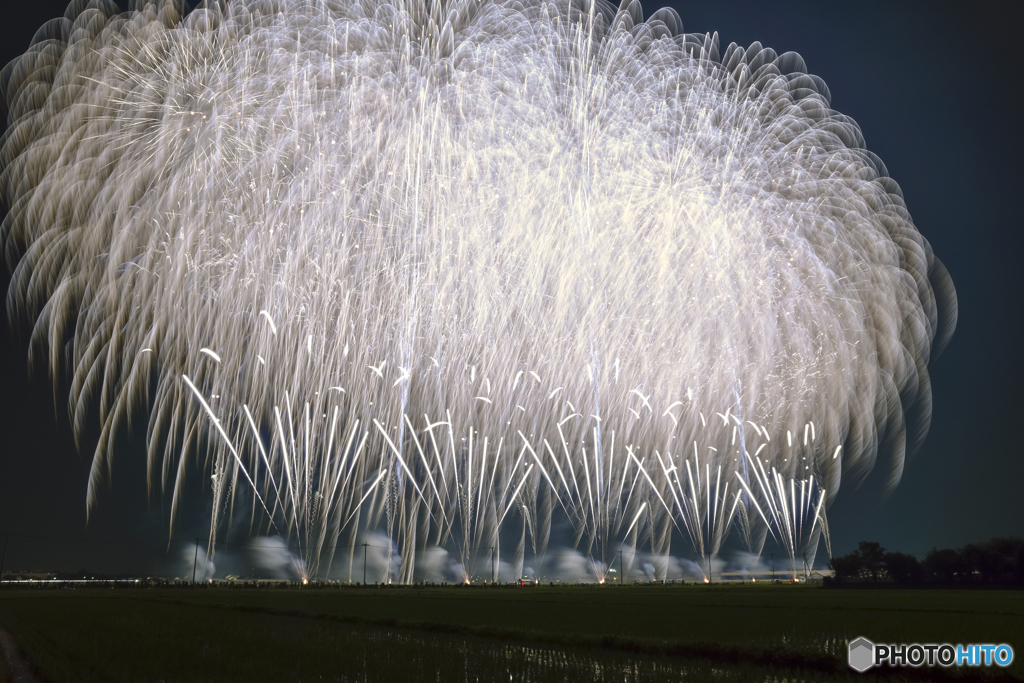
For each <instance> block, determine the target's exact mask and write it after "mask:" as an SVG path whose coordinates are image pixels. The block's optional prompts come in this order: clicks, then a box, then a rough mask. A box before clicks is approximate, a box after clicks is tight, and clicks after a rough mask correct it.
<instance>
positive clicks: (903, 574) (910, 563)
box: [883, 553, 924, 583]
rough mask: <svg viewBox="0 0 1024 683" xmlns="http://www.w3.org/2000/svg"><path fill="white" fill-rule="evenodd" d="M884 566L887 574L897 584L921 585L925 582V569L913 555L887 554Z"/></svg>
mask: <svg viewBox="0 0 1024 683" xmlns="http://www.w3.org/2000/svg"><path fill="white" fill-rule="evenodd" d="M883 564H884V566H885V573H886V574H888V575H889V578H890V579H892V580H893V581H895V582H896V583H920V582H922V581H923V580H924V567H922V566H921V563H920V562H918V561H917V558H916V557H914V556H913V555H907V554H905V553H886V554H885V557H884V559H883Z"/></svg>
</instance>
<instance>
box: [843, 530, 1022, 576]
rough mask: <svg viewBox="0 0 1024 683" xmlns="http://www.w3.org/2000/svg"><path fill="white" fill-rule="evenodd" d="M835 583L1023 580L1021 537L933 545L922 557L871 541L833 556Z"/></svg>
mask: <svg viewBox="0 0 1024 683" xmlns="http://www.w3.org/2000/svg"><path fill="white" fill-rule="evenodd" d="M829 567H830V568H831V569H832V571H833V572H834V574H835V577H834V579H833V582H834V583H863V582H888V583H891V582H895V583H899V584H942V585H950V584H980V585H1024V539H1021V538H1014V537H1000V538H993V539H991V540H988V541H985V542H983V543H971V544H968V545H965V546H964V547H962V548H957V549H952V548H944V549H941V550H940V549H937V548H933V549H932V550H931V551H929V552H928V554H927V555H926V556H925V558H924V559H923V560H918V559H917V558H916V557H914V556H913V555H907V554H906V553H899V552H887V551H886V549H885V548H883V547H882V546H881V545H880V544H878V543H875V542H873V541H861V542H860V544H859V547H858V548H857V550H854V551H853V552H852V553H850V554H848V555H842V556H839V557H833V558H832V560H831V562H830V563H829Z"/></svg>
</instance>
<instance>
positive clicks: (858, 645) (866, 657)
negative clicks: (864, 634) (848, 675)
mask: <svg viewBox="0 0 1024 683" xmlns="http://www.w3.org/2000/svg"><path fill="white" fill-rule="evenodd" d="M849 661H850V668H852V669H854V670H855V671H858V672H860V673H863V672H865V671H867V670H868V669H870V668H871V667H872V665H874V663H875V644H874V643H872V642H871V641H870V640H868V639H867V638H858V639H857V640H854V641H851V642H850V660H849Z"/></svg>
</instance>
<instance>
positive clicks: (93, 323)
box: [0, 0, 956, 582]
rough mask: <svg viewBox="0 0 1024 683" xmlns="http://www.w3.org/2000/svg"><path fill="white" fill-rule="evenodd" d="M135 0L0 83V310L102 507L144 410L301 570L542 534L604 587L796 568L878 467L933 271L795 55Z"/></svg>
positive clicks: (613, 26)
mask: <svg viewBox="0 0 1024 683" xmlns="http://www.w3.org/2000/svg"><path fill="white" fill-rule="evenodd" d="M135 4H136V5H137V7H136V8H135V9H134V10H133V11H131V12H127V13H119V11H118V9H117V7H116V6H115V5H114V3H113V2H110V1H109V0H108V1H107V2H106V3H104V2H101V1H99V0H92V1H91V2H85V1H82V0H76V1H75V2H72V4H71V6H70V7H69V9H68V11H67V13H66V15H65V17H64V18H63V19H57V20H54V21H52V22H50V23H49V24H47V25H46V26H45V27H43V28H42V29H40V31H39V32H38V33H37V35H36V38H35V40H34V42H33V45H32V47H31V48H30V49H29V51H28V52H27V53H26V54H25V55H23V56H22V57H20V58H19V59H18V60H15V61H14V62H12V63H11V64H10V65H8V66H7V68H6V69H5V70H4V71H3V74H2V79H0V88H2V92H3V100H4V101H5V103H6V106H7V112H8V122H9V127H8V131H7V133H6V136H5V137H4V138H3V147H2V167H3V175H2V178H0V187H2V195H3V200H4V201H5V204H6V206H7V207H8V208H9V213H8V216H7V219H6V221H5V223H4V225H3V233H2V236H3V244H4V253H5V256H6V259H7V263H8V266H9V268H10V269H11V271H12V273H13V276H12V280H11V285H10V290H9V293H8V306H9V311H10V314H11V316H12V319H13V320H14V321H15V323H16V324H17V325H19V326H21V327H22V328H24V329H29V330H31V344H30V350H29V364H30V366H31V367H33V368H39V369H42V368H46V369H47V371H48V372H49V373H50V375H51V376H52V378H53V382H54V391H55V392H57V394H58V398H59V399H60V401H63V397H64V396H65V395H66V396H67V403H68V408H69V411H70V419H71V422H72V425H73V428H74V432H75V434H76V437H77V438H78V440H79V447H80V448H82V449H84V450H92V451H94V455H93V468H92V477H91V481H90V485H89V492H88V504H89V505H90V506H91V505H94V504H95V502H96V499H97V496H98V495H99V493H100V489H101V487H102V485H103V483H104V481H105V480H106V479H107V478H108V477H109V470H110V467H111V466H112V465H111V463H112V460H113V455H114V453H115V452H116V450H117V446H118V444H119V443H121V442H123V441H124V439H125V435H126V434H127V433H128V431H129V429H134V430H136V431H138V430H140V429H144V430H145V435H146V437H145V438H146V444H147V451H148V472H149V485H150V487H151V488H152V489H154V490H164V491H166V492H167V493H168V494H169V495H170V496H171V498H172V501H173V506H174V507H175V508H176V507H177V506H178V505H179V503H180V502H181V501H182V491H183V490H184V487H185V486H186V485H187V482H186V481H185V479H186V477H185V474H186V473H187V472H189V471H191V472H194V471H195V466H196V464H198V465H199V466H200V468H201V469H202V471H203V472H205V475H204V476H206V477H209V479H208V481H209V482H210V485H211V488H212V498H213V506H212V510H213V513H212V516H211V522H210V523H211V530H212V532H213V534H216V533H217V532H218V530H220V529H224V528H226V527H228V526H230V525H232V524H236V525H237V523H238V521H237V520H238V519H239V518H244V519H245V520H246V524H247V525H248V526H249V527H250V528H251V530H252V533H254V534H260V533H271V534H280V535H282V536H285V537H288V538H290V539H292V540H293V541H294V542H296V543H298V544H299V545H300V546H301V548H303V551H302V555H303V560H304V563H305V565H304V569H303V572H304V575H305V574H308V575H309V576H326V575H328V573H329V572H330V571H331V565H332V562H333V563H334V566H335V572H334V573H335V574H337V573H338V571H337V570H336V568H337V566H338V564H339V563H340V562H342V561H343V562H344V563H345V566H346V567H350V566H351V562H352V557H353V552H358V547H359V546H358V544H359V543H360V542H362V539H363V538H365V537H366V535H367V534H370V533H374V534H377V535H379V536H380V537H386V538H387V539H388V545H389V546H391V545H392V544H393V546H394V552H393V553H392V552H391V551H390V549H389V551H388V553H387V560H386V562H387V564H388V566H387V569H386V572H387V576H389V577H394V580H396V581H403V582H409V581H413V580H416V578H417V576H418V575H417V561H418V560H417V558H422V557H423V556H424V554H425V553H428V552H431V551H432V550H434V549H436V548H441V549H445V550H447V551H448V552H450V553H451V555H452V557H454V558H456V559H457V560H458V563H457V564H458V567H460V570H459V571H460V572H461V575H462V576H461V578H465V579H469V578H471V577H475V576H482V577H486V578H487V579H488V580H494V579H497V578H498V570H497V568H496V567H497V564H496V563H495V562H494V558H496V557H502V556H503V557H504V558H505V559H506V560H507V561H508V562H509V563H510V564H511V567H512V569H511V571H512V574H513V575H514V576H521V575H522V574H523V571H524V564H525V563H526V562H527V560H528V558H530V557H533V556H538V557H542V556H543V555H544V554H545V552H547V547H548V544H549V541H550V540H551V536H552V530H553V529H554V530H555V531H556V533H563V532H564V533H566V534H567V535H568V536H569V537H571V542H572V543H573V544H575V546H576V547H577V548H578V549H579V550H580V552H581V553H583V554H584V555H585V556H586V557H587V558H589V562H590V564H591V567H592V572H593V576H594V577H595V579H597V580H604V578H605V577H606V575H607V572H608V567H609V564H610V563H611V562H612V560H613V557H614V556H617V555H618V554H619V552H620V550H622V549H624V548H625V549H628V551H629V557H630V558H632V557H633V556H634V555H635V553H636V551H637V550H638V549H640V548H646V549H647V550H649V552H650V553H651V554H652V555H653V556H660V557H665V556H668V555H669V553H670V552H671V544H672V541H673V539H675V540H676V541H677V542H678V541H679V540H683V541H685V543H687V544H688V545H692V549H693V551H694V552H695V554H696V556H697V557H698V558H699V559H700V560H701V561H702V562H706V564H705V565H704V566H710V561H711V560H712V559H714V557H715V556H716V555H717V554H718V552H719V550H720V549H721V547H722V543H723V541H724V540H725V538H726V537H727V536H729V535H730V533H732V534H734V535H735V537H736V538H737V539H738V542H739V543H740V544H742V545H744V546H746V548H747V550H748V551H750V552H752V553H755V554H756V553H759V552H760V551H761V548H762V546H763V544H764V543H765V541H766V539H768V538H770V539H772V542H773V543H775V544H777V545H779V546H780V547H783V548H785V549H786V551H787V552H788V553H789V554H790V556H791V558H793V560H794V564H795V563H796V560H797V558H800V557H806V556H807V555H808V554H809V555H810V557H812V558H813V556H814V552H815V550H816V548H817V545H818V539H819V537H821V536H822V535H825V538H826V540H827V522H826V518H825V510H826V507H827V505H828V503H829V502H830V501H831V500H832V499H833V498H834V496H835V495H836V493H837V492H838V490H839V487H840V481H841V478H842V474H844V473H845V474H847V476H849V475H850V474H854V475H863V474H865V473H866V472H867V471H869V470H871V469H872V468H873V467H875V466H878V467H884V468H885V470H886V473H887V476H888V482H889V485H890V486H894V485H895V484H896V483H897V482H898V481H899V478H900V476H901V474H902V469H903V463H904V459H905V455H906V453H907V452H909V451H911V450H913V448H915V447H916V446H917V445H919V444H920V443H921V441H922V440H923V438H924V436H925V434H926V432H927V429H928V425H929V421H930V415H931V410H930V406H931V388H930V384H929V379H928V369H927V365H928V362H929V360H930V359H931V358H933V357H934V356H935V354H936V353H937V351H938V350H939V349H940V347H941V346H942V345H943V344H944V343H945V342H946V341H948V339H949V337H950V335H951V334H952V332H953V328H954V327H955V323H956V295H955V293H954V290H953V286H952V283H951V281H950V279H949V276H948V274H947V273H946V270H945V268H944V267H943V265H942V263H941V262H940V261H939V260H938V259H937V258H936V257H935V256H934V255H933V253H932V250H931V247H930V246H929V244H928V242H927V241H926V240H925V238H924V237H922V236H921V234H920V233H919V232H918V231H917V229H916V228H915V226H914V224H913V222H912V220H911V217H910V215H909V213H908V211H907V208H906V206H905V204H904V201H903V199H902V195H901V192H900V189H899V187H898V185H897V184H896V183H895V182H894V181H892V180H891V179H890V178H889V177H888V176H887V173H886V169H885V166H884V165H883V164H882V162H881V161H880V160H879V159H878V158H877V157H876V156H875V155H873V154H872V153H871V152H869V151H867V150H866V149H865V148H864V140H863V138H862V136H861V133H860V130H859V128H858V127H857V125H856V124H855V123H854V122H853V121H852V120H850V119H849V118H847V117H845V116H843V115H842V114H840V113H838V112H836V111H834V110H832V109H831V108H830V106H829V97H830V95H829V91H828V89H827V87H826V86H825V84H824V83H823V81H822V80H821V79H820V78H818V77H815V76H812V75H809V74H807V73H806V72H807V67H806V66H805V64H804V62H803V60H802V59H801V58H800V57H799V56H798V55H796V54H794V53H786V54H781V55H780V54H777V53H776V52H774V51H773V50H771V49H768V48H764V47H762V46H761V45H760V44H758V43H754V44H753V45H752V46H750V47H749V48H746V49H744V48H740V47H737V46H736V45H730V46H729V47H728V48H726V49H724V50H723V49H722V48H721V47H720V45H719V42H718V38H717V36H715V35H705V34H686V33H684V32H683V30H682V22H681V21H680V19H679V18H678V17H677V16H676V14H675V13H674V12H672V11H670V10H659V11H658V12H655V13H654V14H653V15H652V16H651V17H650V18H649V19H647V20H646V21H645V20H644V19H643V17H642V15H641V11H640V8H639V5H638V4H637V3H636V2H633V3H629V4H623V6H622V8H621V9H616V8H615V7H613V6H611V5H608V4H606V3H604V2H588V1H586V0H579V1H578V2H576V1H573V2H567V1H565V0H558V1H557V2H544V1H543V0H525V1H518V2H502V1H493V0H455V1H453V2H423V1H421V0H409V1H407V2H399V3H396V4H388V3H386V2H384V1H383V0H366V1H360V2H356V1H352V2H341V1H335V0H226V1H224V2H209V3H207V4H205V5H204V6H203V7H201V8H199V9H197V10H195V11H193V12H191V13H189V14H188V15H187V16H186V15H185V14H184V13H183V11H182V8H181V7H179V6H178V5H177V4H176V3H174V2H170V1H161V2H143V1H138V2H136V3H135ZM97 425H98V427H97ZM876 461H878V462H877V463H876ZM193 485H194V486H200V485H201V483H193ZM173 514H174V513H173V512H172V516H173ZM502 544H504V547H503V546H502ZM357 557H358V555H357ZM344 575H345V576H348V575H349V574H348V573H345V574H344ZM377 578H379V577H377Z"/></svg>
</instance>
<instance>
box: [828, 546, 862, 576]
mask: <svg viewBox="0 0 1024 683" xmlns="http://www.w3.org/2000/svg"><path fill="white" fill-rule="evenodd" d="M829 568H830V569H831V570H832V573H833V574H834V575H835V577H836V581H839V582H842V581H849V580H851V579H855V578H857V577H859V576H860V575H861V561H860V554H859V553H858V552H857V551H856V550H855V551H853V552H852V553H850V554H849V555H841V556H839V557H833V558H832V559H831V560H830V561H829Z"/></svg>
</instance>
